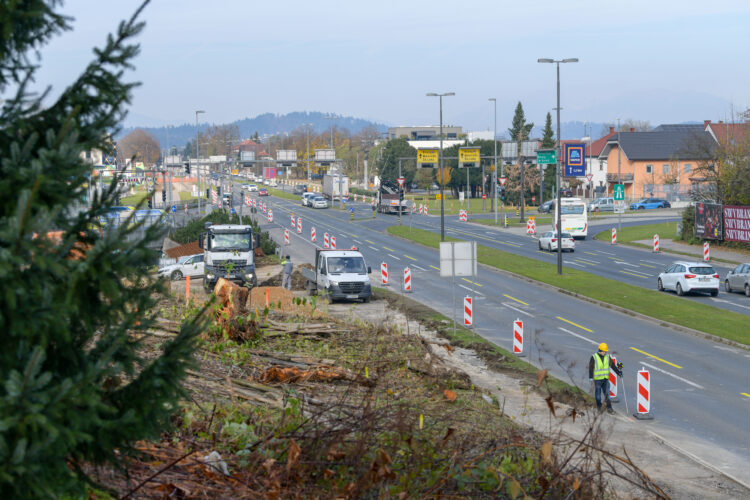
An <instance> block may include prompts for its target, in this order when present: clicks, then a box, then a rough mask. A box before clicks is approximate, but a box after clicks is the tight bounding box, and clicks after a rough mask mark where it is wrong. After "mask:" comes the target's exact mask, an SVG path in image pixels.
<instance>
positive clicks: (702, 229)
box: [693, 202, 722, 240]
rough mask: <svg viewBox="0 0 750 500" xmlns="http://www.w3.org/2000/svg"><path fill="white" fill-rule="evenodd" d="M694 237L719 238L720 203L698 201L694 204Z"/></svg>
mask: <svg viewBox="0 0 750 500" xmlns="http://www.w3.org/2000/svg"><path fill="white" fill-rule="evenodd" d="M693 234H695V237H696V238H703V239H707V240H720V239H722V234H721V205H718V204H714V203H703V202H699V203H696V204H695V230H694V232H693Z"/></svg>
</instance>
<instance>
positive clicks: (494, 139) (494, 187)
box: [489, 97, 497, 226]
mask: <svg viewBox="0 0 750 500" xmlns="http://www.w3.org/2000/svg"><path fill="white" fill-rule="evenodd" d="M489 100H490V101H492V103H493V104H494V105H495V132H494V133H493V135H492V142H493V143H494V145H495V157H494V160H493V161H494V162H495V168H494V171H493V173H492V200H493V204H492V206H493V207H494V209H495V225H496V226H497V99H496V98H495V97H490V98H489Z"/></svg>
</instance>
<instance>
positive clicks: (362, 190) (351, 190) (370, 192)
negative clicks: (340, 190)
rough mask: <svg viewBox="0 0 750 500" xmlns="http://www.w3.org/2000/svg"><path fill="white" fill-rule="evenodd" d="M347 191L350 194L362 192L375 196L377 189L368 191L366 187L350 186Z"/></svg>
mask: <svg viewBox="0 0 750 500" xmlns="http://www.w3.org/2000/svg"><path fill="white" fill-rule="evenodd" d="M349 192H350V193H352V194H364V195H367V196H377V194H378V193H377V191H368V190H367V189H359V188H355V187H353V188H350V189H349Z"/></svg>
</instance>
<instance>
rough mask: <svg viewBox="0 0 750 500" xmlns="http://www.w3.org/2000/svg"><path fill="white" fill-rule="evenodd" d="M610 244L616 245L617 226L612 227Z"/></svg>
mask: <svg viewBox="0 0 750 500" xmlns="http://www.w3.org/2000/svg"><path fill="white" fill-rule="evenodd" d="M612 244H613V245H617V228H616V227H613V228H612Z"/></svg>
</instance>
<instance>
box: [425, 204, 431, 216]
mask: <svg viewBox="0 0 750 500" xmlns="http://www.w3.org/2000/svg"><path fill="white" fill-rule="evenodd" d="M424 214H425V215H430V214H429V212H428V211H427V205H425V206H424Z"/></svg>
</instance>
